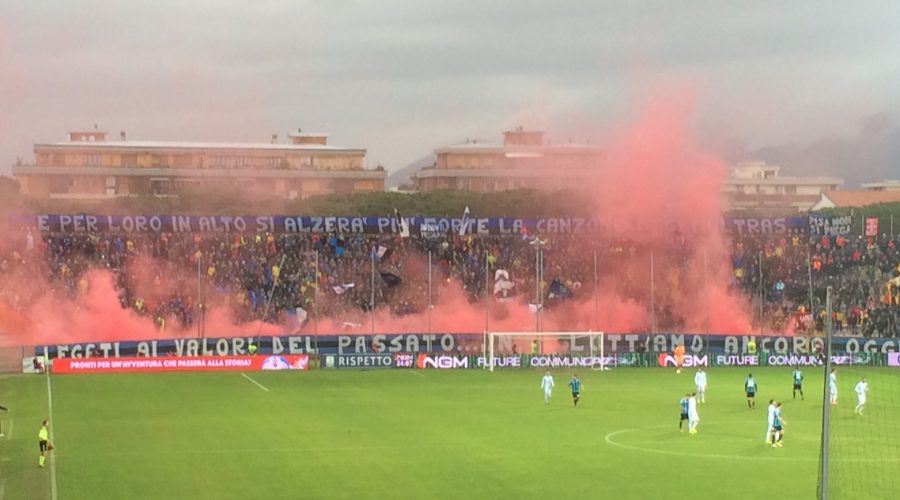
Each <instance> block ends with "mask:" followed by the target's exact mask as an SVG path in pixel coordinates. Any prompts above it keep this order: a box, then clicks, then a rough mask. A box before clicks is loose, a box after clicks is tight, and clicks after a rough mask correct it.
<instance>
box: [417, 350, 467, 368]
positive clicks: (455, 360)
mask: <svg viewBox="0 0 900 500" xmlns="http://www.w3.org/2000/svg"><path fill="white" fill-rule="evenodd" d="M416 366H417V367H418V368H439V369H443V370H446V369H452V368H468V367H469V358H467V357H464V356H440V355H437V356H435V355H428V354H419V356H418V357H417V358H416Z"/></svg>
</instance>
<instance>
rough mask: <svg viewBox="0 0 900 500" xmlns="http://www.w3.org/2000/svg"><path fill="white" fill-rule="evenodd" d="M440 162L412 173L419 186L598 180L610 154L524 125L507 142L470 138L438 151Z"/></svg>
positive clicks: (499, 186) (492, 187)
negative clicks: (550, 139)
mask: <svg viewBox="0 0 900 500" xmlns="http://www.w3.org/2000/svg"><path fill="white" fill-rule="evenodd" d="M434 154H435V161H434V164H433V165H431V166H428V167H425V168H422V169H421V170H419V171H418V172H416V173H414V174H413V175H412V176H410V180H411V181H412V184H413V186H414V187H415V189H416V190H417V191H434V190H437V189H461V190H467V191H475V192H479V193H490V192H496V191H505V190H509V189H518V188H537V187H540V188H547V189H562V188H576V187H579V186H584V185H586V183H588V182H591V185H595V183H594V182H592V180H594V179H596V177H597V175H598V174H599V172H600V171H599V167H600V165H601V162H602V161H603V160H604V157H605V154H604V152H603V150H602V149H600V148H598V147H596V146H591V145H589V144H572V143H569V144H548V143H546V141H545V139H544V132H542V131H536V130H525V129H523V128H522V127H518V128H516V129H515V130H510V131H507V132H504V133H503V143H502V144H489V143H479V142H477V141H469V142H466V143H465V144H458V145H454V146H448V147H444V148H440V149H437V150H435V152H434Z"/></svg>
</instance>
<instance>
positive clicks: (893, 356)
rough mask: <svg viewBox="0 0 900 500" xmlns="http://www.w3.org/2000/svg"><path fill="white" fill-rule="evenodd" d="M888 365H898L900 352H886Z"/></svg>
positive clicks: (899, 364) (899, 363)
mask: <svg viewBox="0 0 900 500" xmlns="http://www.w3.org/2000/svg"><path fill="white" fill-rule="evenodd" d="M888 366H900V352H889V353H888Z"/></svg>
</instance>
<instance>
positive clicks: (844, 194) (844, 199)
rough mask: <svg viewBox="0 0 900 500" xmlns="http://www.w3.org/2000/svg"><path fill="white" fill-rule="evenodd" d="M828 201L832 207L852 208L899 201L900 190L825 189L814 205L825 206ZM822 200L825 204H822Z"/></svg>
mask: <svg viewBox="0 0 900 500" xmlns="http://www.w3.org/2000/svg"><path fill="white" fill-rule="evenodd" d="M826 198H827V200H826ZM828 201H830V202H831V204H832V205H831V206H833V207H852V208H860V207H866V206H869V205H877V204H879V203H897V202H900V191H868V190H855V191H825V192H824V193H822V200H821V201H820V202H819V203H817V204H816V205H817V206H818V207H819V208H826V207H827V206H828V204H827V202H828ZM823 202H825V203H826V204H825V205H823ZM820 205H821V206H820Z"/></svg>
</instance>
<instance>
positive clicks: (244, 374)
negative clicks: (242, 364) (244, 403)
mask: <svg viewBox="0 0 900 500" xmlns="http://www.w3.org/2000/svg"><path fill="white" fill-rule="evenodd" d="M241 376H242V377H244V378H245V379H247V380H249V381H250V382H253V383H254V384H255V385H256V387H259V388H260V389H262V390H264V391H266V392H269V389H268V388H267V387H266V386H264V385H262V384H260V383H259V382H257V381H255V380H253V379H252V378H250V376H249V375H247V374H246V373H244V372H241Z"/></svg>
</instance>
